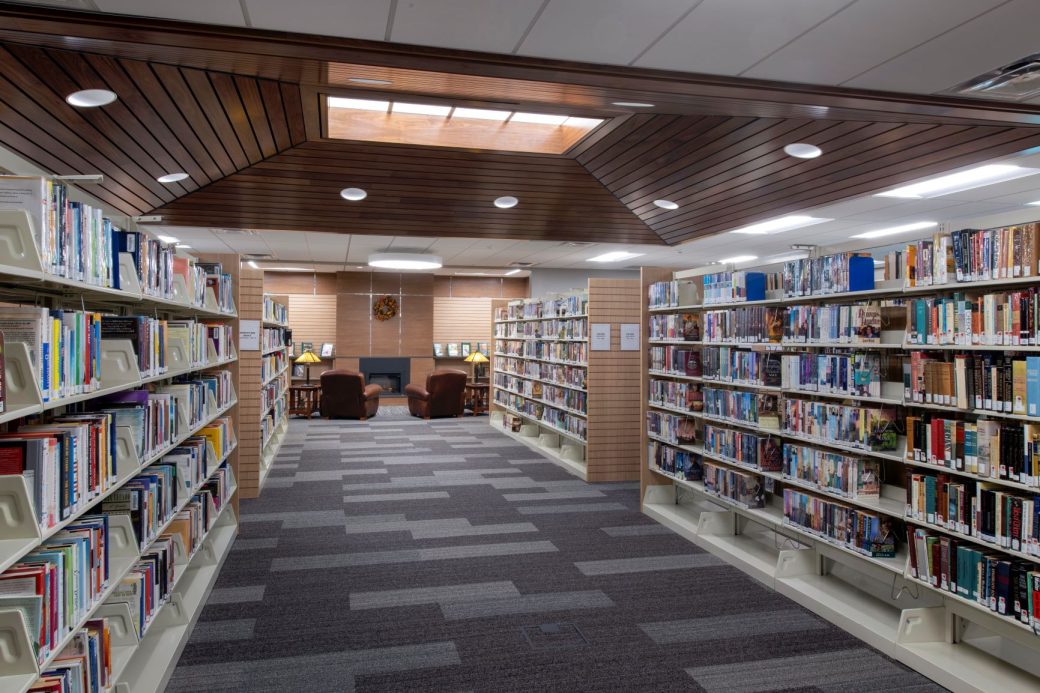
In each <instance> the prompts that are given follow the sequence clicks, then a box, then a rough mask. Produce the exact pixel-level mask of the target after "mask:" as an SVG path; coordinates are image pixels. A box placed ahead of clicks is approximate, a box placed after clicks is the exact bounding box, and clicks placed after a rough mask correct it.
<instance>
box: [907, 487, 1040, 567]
mask: <svg viewBox="0 0 1040 693" xmlns="http://www.w3.org/2000/svg"><path fill="white" fill-rule="evenodd" d="M906 516H907V517H908V518H910V519H912V520H915V521H917V522H921V523H925V524H929V525H937V526H939V527H944V528H946V529H948V530H950V531H953V532H959V533H960V534H966V535H968V536H972V537H976V538H977V539H979V540H981V541H985V542H988V543H990V544H993V545H995V546H998V547H1000V548H1004V549H1010V550H1012V551H1020V552H1022V553H1026V554H1029V555H1031V556H1040V496H1037V495H1024V494H1022V493H1016V492H1012V491H1007V490H1005V489H1003V488H1001V487H999V486H995V485H994V484H991V483H986V482H977V483H976V482H974V481H971V480H964V479H961V478H951V477H949V476H947V475H945V474H937V475H936V474H927V473H920V474H918V473H912V472H909V471H908V472H907V484H906Z"/></svg>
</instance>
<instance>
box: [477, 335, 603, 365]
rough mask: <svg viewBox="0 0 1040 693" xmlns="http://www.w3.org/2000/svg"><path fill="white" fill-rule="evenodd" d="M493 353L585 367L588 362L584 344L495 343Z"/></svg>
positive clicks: (587, 350)
mask: <svg viewBox="0 0 1040 693" xmlns="http://www.w3.org/2000/svg"><path fill="white" fill-rule="evenodd" d="M495 351H496V353H500V354H505V355H507V356H515V357H520V358H528V359H541V360H543V361H555V362H556V363H563V364H567V365H576V364H577V365H585V364H587V363H588V361H589V345H588V343H586V342H538V341H531V340H525V341H513V342H510V341H499V342H496V343H495Z"/></svg>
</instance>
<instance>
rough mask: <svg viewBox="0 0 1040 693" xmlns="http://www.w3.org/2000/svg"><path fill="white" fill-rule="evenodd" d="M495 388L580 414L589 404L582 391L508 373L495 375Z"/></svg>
mask: <svg viewBox="0 0 1040 693" xmlns="http://www.w3.org/2000/svg"><path fill="white" fill-rule="evenodd" d="M495 387H499V388H502V389H505V390H509V391H510V392H513V393H518V394H522V395H524V396H525V397H533V398H535V399H540V400H542V401H544V402H546V403H548V404H554V405H556V406H561V407H567V408H568V409H574V410H576V411H580V412H584V411H585V406H586V404H587V395H586V393H585V392H583V391H581V390H575V389H573V388H569V387H556V386H554V385H547V384H544V383H542V382H540V381H537V380H528V379H526V378H517V377H515V376H512V375H509V374H507V373H495Z"/></svg>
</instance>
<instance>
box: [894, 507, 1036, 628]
mask: <svg viewBox="0 0 1040 693" xmlns="http://www.w3.org/2000/svg"><path fill="white" fill-rule="evenodd" d="M908 544H909V548H910V574H911V576H912V577H914V578H916V579H918V580H921V581H922V582H925V583H927V584H929V585H931V586H932V587H935V588H936V589H940V590H943V591H945V592H950V593H952V594H955V595H957V596H959V597H961V598H963V599H967V600H969V601H972V602H976V603H978V604H981V605H982V606H984V607H986V608H988V609H989V610H990V611H992V612H994V613H996V614H1000V615H1001V616H1005V617H1007V618H1012V619H1015V620H1016V621H1019V622H1020V623H1024V624H1027V625H1029V626H1030V627H1031V628H1036V627H1037V626H1040V569H1038V568H1037V565H1036V564H1035V563H1032V562H1030V561H1025V560H1020V559H1013V558H1010V557H1008V556H1007V555H1005V554H998V553H994V552H992V551H987V550H985V549H983V548H980V547H978V546H976V545H975V544H973V543H971V542H967V541H964V540H960V539H957V538H955V537H948V536H945V535H941V534H938V533H936V532H933V531H929V530H927V529H923V528H919V527H918V528H915V529H914V532H913V538H912V540H911V541H909V542H908Z"/></svg>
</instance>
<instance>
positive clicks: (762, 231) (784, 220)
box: [730, 214, 834, 236]
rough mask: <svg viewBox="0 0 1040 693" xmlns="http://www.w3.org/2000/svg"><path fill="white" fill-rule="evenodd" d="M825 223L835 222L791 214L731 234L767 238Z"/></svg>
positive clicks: (734, 230)
mask: <svg viewBox="0 0 1040 693" xmlns="http://www.w3.org/2000/svg"><path fill="white" fill-rule="evenodd" d="M825 221H834V220H833V219H824V218H822V217H809V216H806V215H804V214H791V215H788V216H786V217H778V218H776V219H770V220H769V221H762V222H759V223H757V224H751V225H750V226H742V227H740V228H739V229H733V230H732V231H730V233H746V234H750V235H753V236H765V235H766V234H770V233H781V232H783V231H790V230H791V229H800V228H803V227H805V226H813V225H815V224H822V223H823V222H825Z"/></svg>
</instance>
